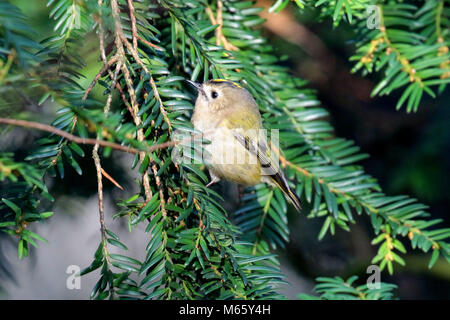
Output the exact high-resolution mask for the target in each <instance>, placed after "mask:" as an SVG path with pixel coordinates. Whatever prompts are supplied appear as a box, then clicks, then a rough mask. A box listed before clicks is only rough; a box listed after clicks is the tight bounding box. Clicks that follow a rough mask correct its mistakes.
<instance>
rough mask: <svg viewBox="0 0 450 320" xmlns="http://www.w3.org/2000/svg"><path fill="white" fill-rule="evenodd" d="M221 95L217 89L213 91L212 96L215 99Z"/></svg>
mask: <svg viewBox="0 0 450 320" xmlns="http://www.w3.org/2000/svg"><path fill="white" fill-rule="evenodd" d="M218 96H219V94H218V93H217V92H216V91H213V92H211V97H212V98H213V99H215V98H217V97H218Z"/></svg>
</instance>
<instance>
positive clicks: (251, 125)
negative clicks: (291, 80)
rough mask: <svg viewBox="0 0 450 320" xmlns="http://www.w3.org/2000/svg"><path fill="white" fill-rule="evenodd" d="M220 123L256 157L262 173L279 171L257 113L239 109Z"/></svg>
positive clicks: (267, 173) (268, 173)
mask: <svg viewBox="0 0 450 320" xmlns="http://www.w3.org/2000/svg"><path fill="white" fill-rule="evenodd" d="M221 125H222V126H224V127H226V128H227V129H229V130H230V131H231V132H232V133H233V136H234V137H235V138H236V139H237V141H239V142H240V143H241V144H242V145H243V146H244V147H245V148H246V149H247V150H248V151H249V152H250V153H251V154H253V155H255V156H256V157H257V159H258V161H259V162H260V164H261V167H262V171H263V173H264V175H274V174H276V173H277V172H278V171H279V166H278V163H277V161H276V160H275V159H273V157H272V153H271V151H270V148H269V147H268V145H267V138H266V133H267V132H266V131H264V129H263V127H262V123H261V118H260V116H259V114H258V113H256V112H254V111H253V110H249V111H242V110H239V111H238V112H233V113H231V114H229V115H227V116H226V117H225V118H224V120H223V121H222V123H221Z"/></svg>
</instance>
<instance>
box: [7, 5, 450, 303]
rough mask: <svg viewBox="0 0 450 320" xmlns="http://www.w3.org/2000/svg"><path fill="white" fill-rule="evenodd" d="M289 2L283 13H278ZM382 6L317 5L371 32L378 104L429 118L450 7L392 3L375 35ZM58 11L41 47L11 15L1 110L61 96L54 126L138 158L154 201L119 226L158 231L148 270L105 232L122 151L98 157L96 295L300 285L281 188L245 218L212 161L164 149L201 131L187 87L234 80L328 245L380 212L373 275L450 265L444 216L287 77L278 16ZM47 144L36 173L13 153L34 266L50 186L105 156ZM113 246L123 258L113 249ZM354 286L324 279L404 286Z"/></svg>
mask: <svg viewBox="0 0 450 320" xmlns="http://www.w3.org/2000/svg"><path fill="white" fill-rule="evenodd" d="M288 2H289V1H276V2H275V3H274V6H273V7H272V8H271V10H272V11H279V10H281V9H283V8H285V7H286V6H287V4H288ZM295 2H296V3H297V4H298V5H299V6H300V7H301V8H303V7H304V5H310V4H308V3H306V1H295ZM372 2H373V1H347V0H338V1H327V2H325V1H316V2H315V3H314V4H315V6H316V7H318V8H319V9H320V10H322V11H321V12H322V15H323V17H328V16H332V18H333V19H334V21H335V22H336V23H339V22H340V21H341V20H346V21H347V22H349V23H357V24H358V25H359V29H358V37H359V41H358V44H357V50H356V53H355V55H354V56H353V57H352V60H355V61H358V62H357V63H356V65H355V71H356V70H364V71H363V72H364V73H371V72H373V71H375V72H380V73H382V80H381V81H380V83H379V85H378V86H377V87H376V89H375V90H374V93H373V94H374V95H376V94H379V95H383V94H389V93H391V92H392V91H393V90H395V89H400V88H402V90H403V94H402V95H401V98H400V99H399V103H398V105H397V107H398V108H400V107H401V106H402V105H403V104H404V103H406V109H407V110H408V111H412V110H417V108H418V105H419V104H420V101H421V97H422V93H423V91H425V92H427V93H428V94H430V95H431V96H433V97H435V96H436V93H435V91H433V88H434V87H436V86H437V87H439V89H438V90H437V91H438V92H441V91H442V90H444V87H445V84H446V83H447V82H448V81H449V77H448V72H449V65H448V61H449V53H448V16H449V14H448V13H449V7H448V1H438V0H432V1H426V2H422V1H417V5H411V4H394V2H392V1H386V2H380V4H378V7H379V8H380V9H381V10H382V11H381V12H382V17H383V19H382V20H381V27H380V29H374V30H367V28H365V29H364V26H363V24H365V20H364V19H363V17H364V15H365V8H366V7H365V5H367V4H372ZM48 5H49V7H50V10H51V11H50V18H51V19H54V20H55V21H54V23H55V25H54V35H53V36H52V37H50V38H48V39H43V40H42V41H39V40H41V39H39V37H38V36H37V35H35V34H32V32H31V28H30V27H29V26H28V24H27V20H26V18H25V17H24V16H23V15H22V14H21V13H20V11H19V10H18V9H17V8H16V7H14V6H12V5H10V4H9V3H7V2H6V3H1V4H0V19H1V20H0V84H1V87H0V91H2V95H1V97H0V103H1V105H2V107H0V111H1V112H2V114H3V115H6V116H9V117H11V118H12V117H15V115H16V114H19V112H20V111H22V110H19V109H14V110H12V109H8V105H9V104H11V101H12V100H10V99H14V98H11V97H15V89H16V88H18V87H27V88H33V90H38V91H39V93H40V94H41V95H40V99H39V102H38V103H39V104H43V103H44V102H45V101H47V100H48V99H49V100H51V101H53V102H54V103H56V104H57V105H59V106H60V110H59V111H58V115H57V118H56V119H55V120H53V122H52V123H51V125H52V126H53V127H55V128H57V129H59V130H63V131H65V132H67V133H69V134H72V135H75V136H79V137H81V138H91V139H92V138H96V139H100V140H106V141H109V142H115V143H117V144H120V145H123V146H129V147H132V148H135V150H137V151H136V152H135V153H136V154H135V160H134V162H133V164H131V165H130V167H131V169H134V168H137V169H138V171H139V174H140V176H141V179H140V181H139V186H140V192H139V193H137V194H136V195H133V196H132V197H130V198H129V199H126V200H117V204H118V206H119V207H120V211H119V212H117V213H115V215H114V217H115V218H116V219H125V220H126V221H127V223H128V226H129V229H130V231H133V230H134V229H135V228H136V226H137V225H141V224H142V225H145V229H146V233H147V234H148V244H147V247H146V257H145V260H143V261H138V260H136V259H135V258H133V257H130V256H128V255H127V253H126V251H127V246H126V244H124V243H122V242H121V241H120V239H119V237H118V236H117V235H116V234H114V233H113V232H111V231H110V230H109V229H108V226H105V225H104V222H103V216H104V212H103V204H102V201H103V188H102V176H103V178H104V173H102V167H101V159H102V158H106V157H109V156H110V154H111V152H112V151H113V149H114V148H111V147H106V148H104V147H100V146H99V144H98V143H97V144H95V146H94V147H93V150H92V156H93V158H94V162H95V165H96V169H97V175H98V177H99V180H98V193H99V214H100V220H101V222H102V224H101V236H102V238H101V242H100V243H99V246H98V250H97V251H96V252H95V253H94V258H93V262H92V264H91V265H90V266H88V267H87V268H86V269H84V270H83V271H82V274H86V273H89V272H92V271H94V270H97V269H100V270H101V277H100V279H99V280H98V282H97V284H96V285H95V287H94V289H93V291H92V294H91V298H96V299H105V298H124V299H135V298H139V299H231V298H238V299H278V298H282V296H281V295H280V294H278V293H277V290H276V288H277V287H278V286H279V284H281V283H284V280H283V279H284V276H283V275H282V274H281V272H280V270H279V262H278V260H277V258H276V256H275V255H273V254H271V249H275V248H280V247H281V248H282V247H284V245H285V243H286V242H288V241H289V225H288V220H287V211H288V208H289V206H288V204H287V202H286V200H285V199H284V197H283V196H282V194H281V192H279V190H277V189H273V188H272V187H270V186H267V185H265V184H261V185H257V186H255V187H252V188H248V189H246V190H245V192H244V195H243V196H242V198H241V202H242V205H241V206H240V208H239V209H238V210H237V211H235V212H228V213H227V212H226V210H224V209H223V207H222V205H221V203H222V200H223V199H221V196H220V195H219V194H217V193H216V192H214V191H213V190H211V189H210V188H205V184H206V183H207V182H208V177H207V175H206V174H205V173H204V171H203V170H202V166H201V165H197V164H188V163H179V164H176V163H174V162H173V159H172V154H171V151H172V148H157V149H153V150H151V151H148V148H149V147H151V146H154V145H159V144H163V143H166V142H169V141H171V139H172V138H173V135H172V134H173V133H174V132H185V133H194V134H195V131H194V129H193V128H192V125H191V123H190V121H189V120H190V116H191V113H192V110H193V101H194V98H195V96H194V92H192V90H191V89H190V88H189V86H188V84H187V83H186V81H184V80H185V79H190V80H194V81H200V82H202V81H206V80H208V79H211V78H224V79H229V80H232V81H236V82H238V83H240V84H241V85H243V86H244V87H245V88H247V89H248V90H249V91H250V92H251V94H252V95H253V96H254V97H255V98H256V100H257V103H258V105H259V106H260V110H261V113H262V116H263V122H264V125H265V126H266V128H267V129H279V134H280V136H279V139H280V148H281V150H277V152H278V153H279V155H280V162H281V167H282V168H283V170H285V172H286V175H287V177H288V179H289V182H290V184H291V186H292V187H293V189H294V190H295V191H296V193H297V195H298V196H299V197H301V198H302V200H303V201H304V202H307V203H310V204H311V207H312V209H311V211H310V213H309V215H308V217H309V218H318V219H321V220H322V221H323V227H322V229H321V231H320V233H319V235H318V237H319V239H321V238H323V237H324V236H325V235H326V234H327V233H331V234H332V235H333V234H334V233H335V230H336V228H342V229H344V230H347V231H350V232H351V225H352V224H354V223H356V219H357V218H358V216H359V215H362V214H367V215H368V216H370V219H371V222H372V226H373V230H374V233H375V236H374V239H373V241H372V244H374V245H377V246H379V249H378V253H377V255H376V256H375V257H374V258H373V260H372V263H375V264H379V265H380V267H381V269H384V268H387V269H388V271H389V273H391V274H392V273H393V270H394V262H396V263H399V264H404V260H403V258H402V257H401V255H402V254H404V253H406V247H405V246H404V243H405V242H409V244H410V245H409V246H410V247H411V248H412V249H418V250H421V251H423V252H430V253H431V255H430V256H431V258H430V263H429V266H430V267H432V266H433V264H434V263H435V262H436V261H437V259H438V258H439V257H440V256H442V257H444V258H445V259H447V261H450V247H449V244H448V242H447V240H448V238H449V236H450V229H449V228H436V227H435V225H436V224H438V223H439V222H440V220H439V219H433V218H430V217H429V216H430V214H429V213H428V212H427V211H426V208H427V207H426V206H425V205H423V204H421V203H419V202H418V201H417V200H416V199H414V198H411V197H408V196H400V195H399V196H389V195H385V194H384V193H383V192H382V190H381V188H380V186H379V184H378V183H377V181H376V179H375V178H373V177H371V176H370V175H368V174H367V173H365V172H364V169H363V168H362V166H361V165H360V164H359V161H360V160H362V159H364V158H366V157H367V155H366V154H363V153H360V152H359V148H358V147H357V146H355V145H354V143H353V142H352V141H349V140H346V139H343V138H338V137H336V136H335V134H334V132H333V127H332V126H331V125H330V123H329V122H328V121H327V120H326V117H327V115H328V112H327V111H326V109H325V108H324V107H322V106H321V103H320V101H318V99H317V97H316V94H315V92H314V91H313V90H311V89H309V88H308V87H307V84H306V83H305V81H303V80H302V79H299V78H296V77H293V76H292V75H291V74H290V73H289V70H288V69H287V68H285V67H283V66H281V64H280V62H281V61H283V60H284V59H286V57H281V58H279V57H277V55H276V53H275V51H274V48H273V47H272V46H271V44H270V43H269V42H268V41H267V40H266V39H265V38H264V37H263V36H262V34H261V32H260V30H259V29H258V28H257V26H258V25H260V24H261V23H262V22H263V19H262V18H261V17H260V16H259V13H260V12H261V10H262V9H261V8H257V7H255V6H254V2H253V1H235V0H229V1H203V0H188V1H180V0H158V1H144V0H141V1H129V0H103V1H102V0H99V1H98V2H97V3H95V2H94V1H79V0H77V1H76V0H59V1H53V0H50V1H49V2H48ZM286 10H287V9H286ZM412 21H414V23H412ZM90 33H95V34H96V35H97V36H98V39H99V45H98V46H97V49H98V55H99V56H100V58H101V60H102V63H103V67H102V68H101V70H99V73H98V75H97V76H96V77H95V78H94V79H93V81H92V84H91V85H90V86H89V88H83V87H82V86H81V85H80V84H79V79H80V78H81V77H82V75H81V73H80V71H79V70H81V69H82V68H83V67H84V65H85V63H84V61H83V58H82V57H80V56H79V54H78V53H77V48H78V47H79V46H80V45H82V42H83V39H84V37H85V36H86V35H87V34H90ZM38 42H39V43H38ZM94 86H101V87H103V90H104V99H103V100H101V101H100V100H96V99H94V98H93V97H92V94H90V92H91V90H92V88H93V87H94ZM5 106H6V108H5ZM5 109H6V110H5ZM21 115H22V116H23V117H24V118H31V117H30V114H28V113H27V112H24V113H21ZM2 130H5V128H4V127H3V128H2ZM36 144H37V145H38V147H36V149H35V150H33V152H31V153H30V154H29V155H28V156H27V158H26V159H25V160H24V161H20V162H17V160H15V158H14V155H13V154H11V153H0V181H1V182H2V184H4V187H2V188H1V190H2V194H1V197H2V199H1V200H2V201H1V202H0V213H1V215H0V230H2V231H4V232H6V233H9V234H10V235H11V236H13V237H17V238H18V254H19V257H22V256H23V255H25V256H26V255H28V253H29V250H30V245H31V246H36V245H37V243H36V241H35V240H45V239H42V238H41V237H40V236H39V235H37V234H35V233H33V232H32V231H30V229H32V228H33V227H32V223H33V222H35V221H39V220H42V219H47V218H49V217H50V216H51V215H52V213H51V212H42V211H43V205H42V201H43V200H44V199H46V200H45V201H52V200H53V198H52V196H51V195H50V194H49V193H48V190H47V187H46V185H45V183H44V178H45V177H47V176H48V177H55V176H56V175H59V176H60V177H61V178H64V175H65V171H66V170H75V171H76V172H77V173H78V174H80V175H82V174H83V168H82V167H81V166H80V164H79V159H80V158H81V157H87V156H88V155H86V154H85V151H86V150H90V148H91V147H92V146H89V147H82V146H81V144H80V143H76V142H74V141H71V140H70V139H66V138H63V137H61V136H59V135H45V136H44V138H41V139H39V140H37V141H36ZM177 147H178V146H177ZM177 147H174V148H177ZM104 180H105V179H103V181H104ZM107 214H109V213H107ZM231 221H233V222H235V224H233V223H231ZM112 247H116V248H118V249H120V252H121V253H120V254H118V253H112V252H111V248H112ZM116 248H115V249H114V252H116V251H117V249H116ZM354 280H355V278H350V279H349V280H348V281H346V282H344V281H343V280H342V279H339V278H336V279H323V278H320V279H319V282H321V284H319V285H318V286H317V287H316V291H317V292H318V293H319V294H321V296H320V297H321V298H323V299H336V298H338V299H346V298H358V297H359V298H363V297H364V298H367V299H372V298H374V299H376V298H379V299H388V298H391V297H392V294H391V289H392V288H393V286H392V285H386V284H382V289H380V290H378V291H372V290H370V289H369V288H367V286H360V287H351V284H352V283H353V281H354Z"/></svg>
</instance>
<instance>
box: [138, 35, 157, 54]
mask: <svg viewBox="0 0 450 320" xmlns="http://www.w3.org/2000/svg"><path fill="white" fill-rule="evenodd" d="M136 38H137V39H138V40H140V41H142V42H143V43H144V44H146V45H148V46H149V47H152V48H155V49H157V50H162V48H161V47H159V46H157V45H156V44H153V43H151V42H150V41H147V40H145V39H144V38H141V37H140V36H139V35H136Z"/></svg>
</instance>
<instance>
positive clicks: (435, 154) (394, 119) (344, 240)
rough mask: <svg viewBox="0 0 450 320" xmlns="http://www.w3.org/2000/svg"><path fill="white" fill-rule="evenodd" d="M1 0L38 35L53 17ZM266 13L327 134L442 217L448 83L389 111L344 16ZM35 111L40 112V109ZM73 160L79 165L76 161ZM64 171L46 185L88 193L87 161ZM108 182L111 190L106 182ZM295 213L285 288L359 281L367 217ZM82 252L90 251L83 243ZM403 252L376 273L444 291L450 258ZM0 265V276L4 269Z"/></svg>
mask: <svg viewBox="0 0 450 320" xmlns="http://www.w3.org/2000/svg"><path fill="white" fill-rule="evenodd" d="M10 2H11V3H13V4H15V5H17V6H18V7H20V8H21V9H22V11H23V12H24V13H25V14H26V15H28V16H29V18H30V20H29V21H30V24H31V26H32V27H33V28H34V30H35V32H36V37H37V38H38V39H44V38H45V37H47V36H48V35H50V33H51V30H52V28H53V22H52V21H51V20H49V19H48V13H49V9H48V8H47V7H46V2H47V1H43V0H41V1H20V0H14V1H10ZM260 4H261V5H267V1H260ZM266 18H267V19H268V22H267V23H266V24H265V25H264V26H263V27H262V28H263V33H264V34H265V35H266V36H267V37H268V38H269V39H270V41H271V42H272V43H273V44H274V45H275V47H276V48H277V50H278V51H279V55H280V56H283V55H286V56H288V57H289V58H288V59H287V60H286V62H285V64H286V65H288V66H289V67H290V69H291V70H292V73H293V74H295V75H297V76H300V77H302V78H304V79H307V80H309V82H310V84H309V86H310V87H311V88H315V89H316V90H317V93H318V97H319V99H320V100H321V101H322V103H323V105H324V106H325V107H326V108H327V109H328V110H329V112H330V115H331V116H330V119H329V120H330V121H331V123H332V124H333V125H334V127H335V129H336V135H337V136H341V137H345V138H348V139H353V140H355V142H356V144H357V145H358V146H360V147H361V150H362V152H365V153H368V154H370V158H369V159H367V160H364V161H363V162H362V164H363V165H364V167H365V169H366V171H367V172H368V173H369V174H371V175H373V176H374V177H376V178H378V179H379V182H380V184H381V186H382V188H383V189H384V191H385V192H386V193H388V194H392V195H394V194H409V195H410V196H413V197H416V198H418V199H419V201H420V202H422V203H424V204H427V205H429V207H430V208H429V212H431V213H432V215H433V217H434V218H442V219H444V220H445V221H444V225H445V226H448V225H449V224H450V223H449V222H450V219H449V216H448V208H449V207H450V192H449V190H448V189H449V188H448V186H449V180H450V175H449V172H450V131H449V127H450V109H449V105H450V94H449V90H447V91H445V92H444V93H443V94H442V95H441V96H439V97H438V99H427V98H424V99H423V102H422V104H421V107H420V108H419V111H418V112H417V113H415V114H406V113H405V112H404V111H399V112H397V111H395V104H396V102H397V100H398V98H399V96H400V95H401V93H402V92H401V91H399V92H397V93H396V94H394V95H392V96H389V97H384V98H374V99H372V98H370V92H371V89H372V88H373V87H374V85H375V84H376V83H377V82H378V80H379V79H378V78H377V76H376V75H374V76H372V77H368V78H363V77H362V76H361V75H359V74H352V73H351V68H352V64H351V63H349V61H348V58H349V57H350V56H351V55H352V53H353V52H354V45H353V43H352V40H353V39H354V33H353V30H352V27H351V26H349V25H348V24H341V26H339V27H337V28H333V26H332V23H331V21H329V20H326V21H322V22H318V20H319V19H318V15H317V12H315V11H312V10H306V12H305V13H303V14H300V13H299V12H298V10H297V9H296V8H295V7H294V6H292V7H291V8H290V9H287V10H284V11H283V12H282V13H280V14H279V15H276V14H270V15H266ZM280 26H281V28H280ZM96 45H97V39H96V37H95V36H94V35H91V37H88V38H87V39H86V41H85V45H84V46H83V47H80V54H81V56H83V57H84V58H85V60H86V62H87V65H88V66H89V67H88V68H86V69H85V70H82V73H83V74H84V75H85V76H86V79H83V80H82V81H81V84H82V85H83V86H84V87H87V86H88V85H89V83H90V79H92V77H94V76H95V74H96V73H97V71H98V70H99V68H100V66H101V64H100V62H99V61H98V52H97V51H96ZM94 92H96V94H97V96H98V98H101V97H102V92H101V91H100V90H98V91H94ZM31 98H32V99H33V100H34V101H38V100H39V98H40V97H39V96H38V93H36V96H34V97H33V96H31ZM49 108H50V109H47V112H46V113H41V116H42V117H48V116H51V115H52V111H54V110H56V109H52V107H51V106H50V107H49ZM36 120H39V119H36ZM42 120H43V119H42ZM45 120H46V121H45V122H48V120H49V119H45ZM28 147H30V146H29V145H27V144H26V143H25V144H24V145H22V146H20V148H22V149H23V150H22V151H24V152H25V151H26V150H27V149H28ZM10 151H14V150H10ZM83 161H85V163H84V164H88V163H89V165H86V167H87V168H91V169H92V173H93V172H94V168H93V166H91V165H90V161H91V159H90V158H89V157H86V158H85V159H84V160H83ZM80 165H82V166H83V163H80ZM105 169H106V171H107V172H108V173H110V174H111V175H112V176H114V177H117V176H119V178H118V180H119V183H121V184H122V185H125V186H126V185H127V183H129V182H130V181H131V179H132V178H130V177H123V176H121V172H122V173H123V171H122V170H126V169H121V168H120V167H118V166H117V165H115V164H114V158H112V159H109V160H108V162H107V163H105ZM88 170H89V169H88ZM67 175H68V176H67V177H66V179H68V180H70V181H71V184H70V186H67V185H64V184H60V183H59V181H55V182H54V184H53V185H54V186H57V188H56V187H54V188H53V190H52V191H53V192H54V194H56V195H57V196H58V195H59V196H62V195H64V194H66V195H69V194H70V195H76V196H77V197H85V198H88V197H90V196H92V195H95V192H96V188H95V186H96V184H95V180H94V179H95V178H94V176H95V175H94V174H90V172H89V171H88V172H85V175H83V176H82V177H79V176H77V175H76V174H75V173H73V172H67ZM90 180H92V183H90V182H91V181H90ZM88 186H92V187H88ZM109 191H110V192H112V189H109ZM69 211H70V210H69ZM305 211H306V210H305ZM305 216H306V214H302V215H301V216H299V215H297V214H296V213H292V214H291V215H290V216H289V219H290V225H291V242H290V243H289V244H288V247H287V250H282V251H279V252H278V254H279V255H280V256H281V259H282V261H286V265H287V266H288V267H287V268H288V270H287V272H289V274H292V277H298V278H300V279H303V280H304V281H305V283H307V284H308V285H306V286H304V287H301V286H297V287H296V286H295V284H294V285H293V287H291V288H289V295H290V296H291V297H292V296H293V295H294V294H295V293H300V292H302V291H303V290H310V289H311V285H312V284H313V280H314V278H315V277H318V276H335V275H339V276H342V277H344V278H345V277H348V276H350V275H352V274H356V275H359V276H360V280H361V281H363V280H364V279H366V278H367V276H368V275H367V273H366V269H367V267H368V266H369V265H370V260H371V258H372V257H374V256H375V254H376V247H374V246H371V245H370V241H371V239H372V238H373V229H372V227H371V226H370V221H369V220H368V218H367V217H366V216H360V217H358V219H357V222H358V223H357V224H355V225H353V226H352V228H351V232H350V233H348V232H345V231H342V230H340V229H339V230H337V233H336V235H335V236H334V237H332V236H330V235H327V236H326V237H325V238H324V239H323V240H322V241H318V240H317V235H318V233H319V230H320V227H321V224H322V221H321V220H318V219H314V220H308V219H306V218H305ZM73 219H76V217H74V218H73ZM50 223H51V221H50ZM0 253H1V252H0ZM87 254H88V255H89V256H90V255H91V252H88V253H87ZM31 259H33V257H31ZM405 261H406V266H405V267H401V266H399V265H397V266H396V268H395V274H394V275H393V276H389V275H388V274H387V272H383V273H382V281H385V282H391V283H395V284H397V285H398V286H399V289H398V291H397V296H398V297H399V298H401V299H448V298H450V268H449V266H448V264H447V263H446V262H444V261H438V263H437V264H436V265H435V266H434V268H433V269H431V270H429V269H428V268H427V265H428V261H429V256H428V255H425V254H419V253H417V251H409V253H408V254H407V255H406V257H405ZM5 270H6V269H5ZM5 270H4V271H3V274H2V277H10V276H12V277H13V276H14V274H12V275H10V274H8V273H6V272H5Z"/></svg>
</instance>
